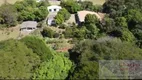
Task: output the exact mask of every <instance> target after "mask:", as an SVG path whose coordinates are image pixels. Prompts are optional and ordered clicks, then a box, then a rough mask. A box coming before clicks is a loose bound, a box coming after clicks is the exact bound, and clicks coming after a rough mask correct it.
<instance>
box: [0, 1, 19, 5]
mask: <svg viewBox="0 0 142 80" xmlns="http://www.w3.org/2000/svg"><path fill="white" fill-rule="evenodd" d="M6 1H7V2H8V3H11V4H14V3H15V2H16V1H21V0H6ZM4 2H5V0H0V5H2V4H3V3H4Z"/></svg>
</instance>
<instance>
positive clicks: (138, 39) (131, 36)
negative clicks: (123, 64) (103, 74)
mask: <svg viewBox="0 0 142 80" xmlns="http://www.w3.org/2000/svg"><path fill="white" fill-rule="evenodd" d="M49 5H50V4H49V2H48V1H46V2H42V1H41V2H39V3H36V1H34V0H24V1H19V2H16V3H15V4H8V3H6V4H3V5H2V6H0V27H2V28H5V27H11V26H14V25H17V24H18V23H21V22H23V21H27V20H34V21H37V22H39V25H38V27H39V28H40V29H41V28H42V29H43V30H42V31H41V32H39V34H41V35H42V37H39V36H35V35H30V36H26V37H24V38H22V39H9V40H5V41H1V42H0V79H65V80H68V79H69V80H70V79H71V80H76V79H81V80H84V79H85V80H88V79H99V60H141V59H142V0H106V2H105V3H104V4H103V5H93V3H92V2H90V1H84V2H76V1H73V0H67V1H61V4H60V5H61V6H62V7H63V9H62V10H60V11H59V12H58V14H57V16H56V17H55V22H56V23H57V25H58V26H59V28H61V29H65V31H64V32H63V34H62V36H60V35H59V34H58V33H55V32H53V31H52V30H50V29H49V28H47V27H45V25H43V23H42V22H43V20H44V18H45V17H46V16H47V14H48V13H49V12H48V11H47V10H46V9H47V6H49ZM80 10H89V11H96V12H102V13H105V14H106V15H105V18H104V19H103V21H99V20H98V19H97V17H96V16H95V15H92V14H87V15H86V17H85V22H84V23H82V25H76V24H75V23H73V24H72V25H64V24H63V23H64V22H65V21H66V20H68V19H69V17H70V16H71V14H76V13H77V11H80ZM57 25H56V26H57ZM56 36H60V37H64V38H66V39H68V38H72V39H73V40H72V41H71V43H72V44H74V46H73V48H72V49H70V50H68V52H66V53H64V52H56V51H55V50H54V49H53V48H51V47H49V45H48V44H47V43H46V42H45V39H44V38H45V37H49V38H53V37H54V38H55V37H56ZM116 77H117V76H116ZM118 77H119V76H118Z"/></svg>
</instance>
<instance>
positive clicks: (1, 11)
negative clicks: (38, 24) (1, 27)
mask: <svg viewBox="0 0 142 80" xmlns="http://www.w3.org/2000/svg"><path fill="white" fill-rule="evenodd" d="M0 16H1V21H0V22H1V23H0V24H6V25H7V26H8V27H9V26H15V25H16V24H17V11H16V9H15V7H14V6H13V5H11V4H4V5H2V6H1V7H0Z"/></svg>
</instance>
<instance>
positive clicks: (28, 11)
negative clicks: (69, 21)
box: [14, 0, 49, 21]
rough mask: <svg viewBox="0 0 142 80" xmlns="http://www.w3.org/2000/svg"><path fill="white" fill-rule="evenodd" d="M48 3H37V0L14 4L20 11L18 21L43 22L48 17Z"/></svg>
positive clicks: (26, 0) (25, 0)
mask: <svg viewBox="0 0 142 80" xmlns="http://www.w3.org/2000/svg"><path fill="white" fill-rule="evenodd" d="M48 5H49V4H48V2H44V1H41V2H40V3H36V1H35V0H24V1H19V2H16V3H15V4H14V6H15V7H16V9H17V11H18V20H19V21H25V20H35V21H42V20H43V19H45V17H46V16H47V15H48V11H47V6H48Z"/></svg>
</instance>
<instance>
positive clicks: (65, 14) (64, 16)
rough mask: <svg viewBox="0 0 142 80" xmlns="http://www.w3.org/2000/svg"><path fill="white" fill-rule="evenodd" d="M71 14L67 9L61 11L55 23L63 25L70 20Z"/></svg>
mask: <svg viewBox="0 0 142 80" xmlns="http://www.w3.org/2000/svg"><path fill="white" fill-rule="evenodd" d="M70 16H71V15H70V13H69V12H68V11H67V10H66V9H65V8H63V9H61V10H60V11H59V12H58V14H57V15H56V17H55V22H56V24H57V25H60V24H62V23H63V22H65V21H66V20H68V19H69V18H70Z"/></svg>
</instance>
